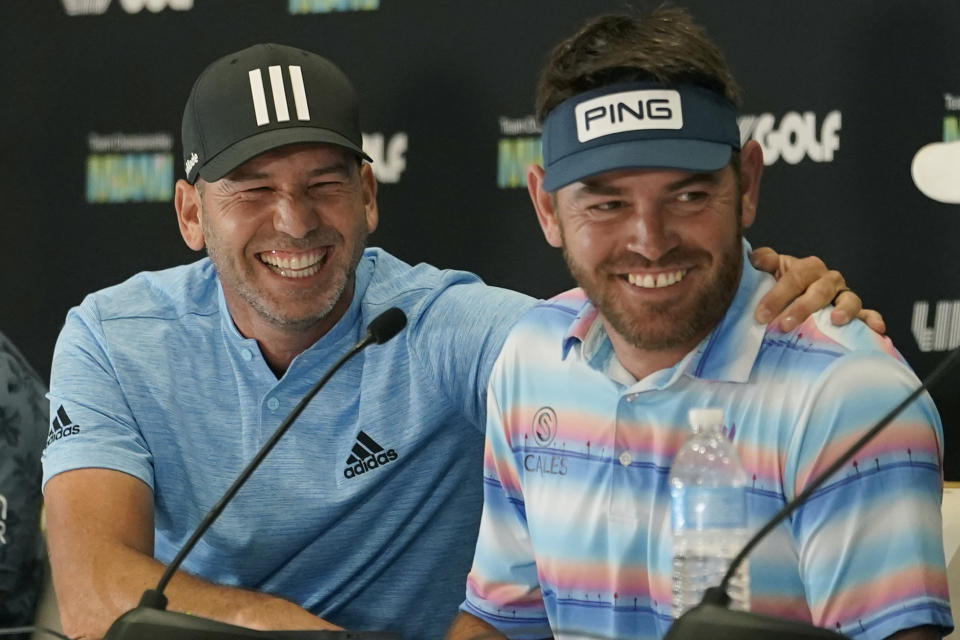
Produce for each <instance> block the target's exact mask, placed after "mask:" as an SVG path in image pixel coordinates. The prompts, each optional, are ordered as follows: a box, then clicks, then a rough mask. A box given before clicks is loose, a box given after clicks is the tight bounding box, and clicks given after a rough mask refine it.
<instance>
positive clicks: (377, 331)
mask: <svg viewBox="0 0 960 640" xmlns="http://www.w3.org/2000/svg"><path fill="white" fill-rule="evenodd" d="M405 326H407V315H406V314H405V313H404V312H403V311H401V310H400V309H398V308H397V307H390V308H389V309H387V310H386V311H384V312H383V313H381V314H380V315H378V316H377V317H376V318H374V319H373V320H371V321H370V324H368V325H367V335H368V336H370V337H372V338H373V341H374V342H376V343H377V344H383V343H384V342H386V341H387V340H389V339H390V338H392V337H393V336H395V335H397V334H398V333H400V330H401V329H403V328H404V327H405Z"/></svg>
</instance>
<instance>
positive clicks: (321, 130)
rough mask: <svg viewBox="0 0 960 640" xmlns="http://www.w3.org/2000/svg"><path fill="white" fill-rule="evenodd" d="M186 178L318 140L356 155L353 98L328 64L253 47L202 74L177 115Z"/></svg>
mask: <svg viewBox="0 0 960 640" xmlns="http://www.w3.org/2000/svg"><path fill="white" fill-rule="evenodd" d="M182 135H183V163H184V165H183V166H184V170H185V171H186V174H187V181H188V182H190V183H191V184H193V183H195V182H196V181H197V178H198V177H199V178H203V179H204V180H206V181H207V182H215V181H217V180H219V179H220V178H222V177H223V176H225V175H227V174H228V173H230V172H231V171H232V170H234V169H235V168H237V167H238V166H240V165H241V164H243V163H244V162H246V161H247V160H249V159H250V158H253V157H254V156H257V155H260V154H261V153H264V152H266V151H269V150H271V149H275V148H277V147H281V146H284V145H288V144H297V143H303V142H322V143H325V144H333V145H337V146H340V147H343V148H345V149H348V150H349V151H351V152H353V153H355V154H357V155H359V156H360V157H362V158H364V159H365V160H367V161H368V162H370V161H371V160H370V158H369V156H367V155H366V154H365V153H364V152H363V148H362V146H363V139H362V136H361V134H360V119H359V113H358V105H357V94H356V92H355V91H354V89H353V86H352V85H351V84H350V80H349V79H348V78H347V76H346V75H344V73H343V72H342V71H340V69H338V68H337V67H336V65H334V64H333V63H332V62H330V61H329V60H327V59H326V58H323V57H321V56H318V55H316V54H314V53H310V52H309V51H304V50H302V49H296V48H294V47H287V46H284V45H279V44H258V45H254V46H252V47H249V48H247V49H244V50H242V51H238V52H236V53H232V54H230V55H227V56H224V57H222V58H220V59H219V60H216V61H215V62H213V63H212V64H211V65H210V66H208V67H207V68H206V69H204V71H203V73H201V74H200V77H199V78H197V81H196V82H195V83H194V85H193V89H191V91H190V97H189V98H188V99H187V106H186V108H185V109H184V112H183V130H182Z"/></svg>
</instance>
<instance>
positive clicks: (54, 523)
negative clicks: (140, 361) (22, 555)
mask: <svg viewBox="0 0 960 640" xmlns="http://www.w3.org/2000/svg"><path fill="white" fill-rule="evenodd" d="M44 500H45V504H46V513H47V536H48V546H49V551H50V564H51V567H52V570H53V581H54V587H55V589H56V593H57V601H58V603H59V607H60V619H61V622H62V624H63V629H64V632H65V633H66V634H67V635H69V636H70V637H72V638H85V639H88V638H89V639H94V638H102V637H103V636H104V634H106V632H107V629H108V628H109V627H110V625H111V624H112V623H113V621H114V620H116V618H117V617H119V616H120V615H121V614H123V613H125V612H126V611H128V610H130V609H133V608H134V607H136V606H137V603H138V602H139V600H140V596H141V595H142V594H143V592H144V591H145V590H147V589H152V588H154V587H155V586H156V584H157V582H158V581H159V580H160V576H161V575H162V574H163V571H164V566H163V565H162V564H160V563H159V562H157V561H156V560H154V559H153V493H152V492H151V490H150V488H149V487H148V486H147V485H145V484H144V483H143V482H141V481H140V480H138V479H137V478H134V477H133V476H130V475H128V474H125V473H122V472H119V471H112V470H109V469H78V470H75V471H67V472H65V473H61V474H59V475H57V476H54V477H53V478H51V479H50V480H49V482H47V485H46V487H45V489H44ZM164 595H166V596H167V598H168V599H169V606H168V609H170V610H171V611H182V612H190V613H192V614H194V615H197V616H202V617H205V618H211V619H214V620H219V621H222V622H228V623H230V624H235V625H238V626H243V627H249V628H252V629H261V630H265V629H276V630H291V629H339V627H337V626H335V625H333V624H330V623H329V622H326V621H324V620H322V619H320V618H318V617H316V616H314V615H313V614H311V613H310V612H308V611H306V610H304V609H302V608H301V607H299V606H297V605H296V604H293V603H291V602H288V601H286V600H283V599H281V598H277V597H274V596H270V595H267V594H263V593H257V592H254V591H247V590H244V589H237V588H233V587H223V586H219V585H215V584H211V583H209V582H206V581H204V580H200V579H198V578H195V577H193V576H190V575H188V574H185V573H183V572H177V573H176V574H174V577H173V579H172V580H171V581H170V584H169V585H168V586H167V589H166V590H165V593H164Z"/></svg>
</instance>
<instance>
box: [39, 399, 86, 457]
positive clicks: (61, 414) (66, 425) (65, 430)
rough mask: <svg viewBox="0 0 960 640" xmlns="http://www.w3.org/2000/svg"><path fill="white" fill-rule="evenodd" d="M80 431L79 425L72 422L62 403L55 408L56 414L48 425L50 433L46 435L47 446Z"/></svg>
mask: <svg viewBox="0 0 960 640" xmlns="http://www.w3.org/2000/svg"><path fill="white" fill-rule="evenodd" d="M77 433H80V425H77V424H73V420H71V419H70V416H68V415H67V412H66V411H65V410H64V408H63V405H60V408H59V409H57V415H56V416H55V417H54V418H53V424H52V425H51V426H50V433H49V435H47V446H48V447H49V446H50V445H51V444H53V443H54V442H56V441H57V440H59V439H60V438H66V437H67V436H72V435H75V434H77Z"/></svg>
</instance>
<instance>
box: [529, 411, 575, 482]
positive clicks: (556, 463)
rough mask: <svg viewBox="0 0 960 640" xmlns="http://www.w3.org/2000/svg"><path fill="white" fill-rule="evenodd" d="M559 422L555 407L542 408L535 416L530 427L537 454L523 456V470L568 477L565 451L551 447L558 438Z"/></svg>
mask: <svg viewBox="0 0 960 640" xmlns="http://www.w3.org/2000/svg"><path fill="white" fill-rule="evenodd" d="M558 430H559V420H558V419H557V412H556V411H554V409H553V407H541V408H540V409H538V410H537V412H536V414H534V416H533V423H532V424H531V425H530V435H531V436H532V437H533V446H534V447H535V448H536V449H537V450H538V452H537V453H527V454H526V455H524V456H523V468H524V469H526V470H527V471H528V472H529V473H539V474H540V475H559V476H565V475H567V459H566V457H565V456H564V455H563V450H562V449H561V450H557V449H556V448H552V447H551V446H550V445H551V444H553V441H554V440H555V439H556V437H557V431H558Z"/></svg>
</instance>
